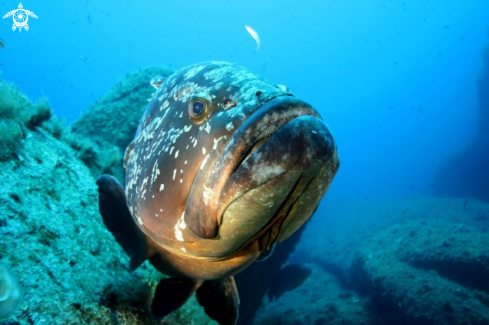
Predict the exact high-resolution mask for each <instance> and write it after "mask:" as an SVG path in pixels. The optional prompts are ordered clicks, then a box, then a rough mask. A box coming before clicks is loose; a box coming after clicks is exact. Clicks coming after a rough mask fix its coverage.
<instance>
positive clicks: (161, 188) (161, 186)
mask: <svg viewBox="0 0 489 325" xmlns="http://www.w3.org/2000/svg"><path fill="white" fill-rule="evenodd" d="M164 189H165V184H161V185H160V192H161V191H163V190H164Z"/></svg>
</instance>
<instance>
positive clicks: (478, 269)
mask: <svg viewBox="0 0 489 325" xmlns="http://www.w3.org/2000/svg"><path fill="white" fill-rule="evenodd" d="M407 262H408V263H409V264H411V265H412V266H413V267H416V268H419V269H422V270H425V271H429V270H434V271H436V272H437V273H438V275H440V276H442V277H444V278H446V279H448V280H450V281H452V282H456V283H458V284H460V285H462V286H464V287H468V288H471V289H475V290H479V291H483V292H485V293H487V294H489V260H488V258H487V256H480V257H478V258H477V259H473V260H465V261H460V260H435V259H433V260H427V259H421V258H420V259H413V260H410V261H407Z"/></svg>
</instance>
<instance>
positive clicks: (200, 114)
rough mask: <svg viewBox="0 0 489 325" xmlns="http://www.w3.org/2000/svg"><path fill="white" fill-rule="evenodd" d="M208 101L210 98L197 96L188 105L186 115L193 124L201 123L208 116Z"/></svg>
mask: <svg viewBox="0 0 489 325" xmlns="http://www.w3.org/2000/svg"><path fill="white" fill-rule="evenodd" d="M210 100H211V98H210V96H208V95H207V96H205V95H202V94H199V95H198V96H195V97H194V98H192V100H190V102H189V103H188V115H189V116H190V118H191V119H192V120H193V121H194V122H195V123H197V124H200V123H202V122H203V121H204V120H205V119H206V117H207V116H208V115H209V111H210V106H211V105H210V102H211V101H210Z"/></svg>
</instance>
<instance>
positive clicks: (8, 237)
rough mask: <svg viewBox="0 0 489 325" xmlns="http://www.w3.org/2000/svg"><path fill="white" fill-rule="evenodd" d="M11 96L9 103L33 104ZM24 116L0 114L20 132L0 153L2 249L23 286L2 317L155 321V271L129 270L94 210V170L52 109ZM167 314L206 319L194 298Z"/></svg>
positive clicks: (16, 320) (27, 324)
mask: <svg viewBox="0 0 489 325" xmlns="http://www.w3.org/2000/svg"><path fill="white" fill-rule="evenodd" d="M11 97H12V98H13V99H12V100H11V106H10V107H21V105H27V106H24V107H29V105H31V104H30V102H29V101H28V100H27V98H26V97H25V96H23V95H20V94H18V95H16V96H11ZM16 98H17V99H19V101H16ZM3 100H5V98H3ZM32 105H35V104H32ZM0 108H1V106H0ZM1 112H2V110H1V109H0V113H1ZM29 116H31V117H32V114H30V115H29V114H26V117H25V118H24V117H23V118H22V119H17V118H16V117H14V116H12V115H3V116H1V118H2V119H3V120H12V121H16V122H17V123H21V125H22V132H23V136H22V138H21V139H20V140H19V141H21V146H20V147H18V148H17V149H16V151H15V154H13V155H11V156H9V158H8V159H6V160H2V161H0V183H1V184H2V186H1V187H0V202H1V204H0V256H1V258H2V263H3V264H4V265H5V266H6V267H8V268H9V269H10V270H11V272H12V273H13V274H15V275H16V277H17V278H18V281H19V283H20V285H21V287H22V288H23V289H24V290H23V291H24V295H23V299H22V300H21V302H20V306H19V308H18V311H17V312H16V313H14V314H13V315H12V316H11V318H10V319H9V320H7V322H6V324H11V325H13V324H15V325H33V324H34V325H35V324H102V325H104V324H107V325H109V324H142V325H144V324H155V322H154V320H153V319H152V317H151V315H150V313H149V305H150V301H149V300H150V297H152V296H153V291H154V288H155V285H156V283H157V282H158V281H159V280H160V279H161V274H159V273H158V272H156V271H155V270H154V269H153V268H152V267H151V266H149V265H147V264H144V265H142V267H141V268H139V269H138V270H137V271H136V272H134V273H131V272H129V270H128V269H127V265H128V263H129V261H128V257H127V256H126V255H125V253H124V252H123V251H122V249H121V248H120V247H119V246H118V245H117V243H115V242H114V240H113V238H112V235H111V234H110V233H109V232H108V231H107V230H106V228H105V226H104V225H103V223H102V219H101V217H100V215H99V212H98V209H97V190H96V185H95V178H94V177H93V176H92V174H91V172H90V170H89V169H88V168H87V166H86V165H85V164H84V163H83V162H82V161H81V160H80V159H79V158H78V157H77V151H76V150H75V149H73V148H72V147H71V146H69V145H68V144H67V143H66V142H65V141H64V136H63V134H64V133H65V132H66V131H65V130H64V129H63V126H62V124H60V123H58V122H56V119H54V118H52V117H51V118H49V119H48V120H45V121H43V122H39V123H41V124H40V125H39V126H33V127H32V128H29V127H27V126H26V124H25V122H26V121H29V120H31V118H27V117H29ZM24 126H25V127H24ZM165 322H166V324H185V323H190V322H193V324H211V322H210V321H209V319H208V318H207V316H205V314H204V313H203V311H202V310H201V308H200V306H199V305H198V304H197V303H196V301H195V300H192V302H190V303H188V304H187V305H185V306H184V307H183V308H182V309H181V310H180V311H179V312H178V313H174V314H172V315H170V316H169V317H168V318H167V319H166V320H165Z"/></svg>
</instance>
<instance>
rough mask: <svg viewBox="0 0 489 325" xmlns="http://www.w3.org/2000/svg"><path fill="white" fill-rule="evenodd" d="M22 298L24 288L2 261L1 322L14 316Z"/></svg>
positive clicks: (0, 272) (0, 271)
mask: <svg viewBox="0 0 489 325" xmlns="http://www.w3.org/2000/svg"><path fill="white" fill-rule="evenodd" d="M21 300H22V288H21V287H20V285H19V282H18V281H17V279H16V278H15V277H14V276H13V275H12V273H10V270H9V269H7V267H6V266H5V265H3V264H1V263H0V322H3V321H4V320H7V319H8V318H10V317H11V316H12V314H13V313H14V312H15V310H16V309H17V307H18V306H19V304H20V301H21Z"/></svg>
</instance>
